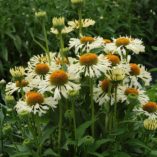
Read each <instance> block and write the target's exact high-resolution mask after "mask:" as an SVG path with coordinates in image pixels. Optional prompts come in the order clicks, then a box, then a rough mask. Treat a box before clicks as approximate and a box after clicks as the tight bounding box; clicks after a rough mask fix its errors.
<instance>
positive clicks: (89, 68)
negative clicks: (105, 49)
mask: <svg viewBox="0 0 157 157" xmlns="http://www.w3.org/2000/svg"><path fill="white" fill-rule="evenodd" d="M110 65H111V64H110V63H109V61H108V60H107V59H105V58H104V56H103V55H99V56H97V55H96V54H95V53H86V54H83V55H81V56H79V60H77V61H76V63H74V64H72V65H71V66H70V70H71V71H72V72H73V73H75V74H84V76H89V77H90V78H98V77H100V76H101V75H102V74H106V72H107V70H109V69H110Z"/></svg>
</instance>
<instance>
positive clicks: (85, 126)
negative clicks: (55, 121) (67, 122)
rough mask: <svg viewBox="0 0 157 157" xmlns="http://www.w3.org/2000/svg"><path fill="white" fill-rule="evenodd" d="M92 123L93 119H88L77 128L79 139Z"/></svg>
mask: <svg viewBox="0 0 157 157" xmlns="http://www.w3.org/2000/svg"><path fill="white" fill-rule="evenodd" d="M91 124H92V121H87V122H85V123H83V124H81V125H80V126H79V127H78V128H77V129H76V138H77V139H80V138H81V137H82V136H83V135H84V133H85V131H86V129H87V128H89V127H90V126H91Z"/></svg>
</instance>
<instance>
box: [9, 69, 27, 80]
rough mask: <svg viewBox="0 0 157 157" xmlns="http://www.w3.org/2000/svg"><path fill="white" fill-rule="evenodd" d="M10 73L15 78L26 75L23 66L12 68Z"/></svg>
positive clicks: (21, 77)
mask: <svg viewBox="0 0 157 157" xmlns="http://www.w3.org/2000/svg"><path fill="white" fill-rule="evenodd" d="M10 74H11V75H12V77H13V78H14V80H21V79H23V77H24V75H25V69H24V67H22V66H19V67H14V68H11V69H10Z"/></svg>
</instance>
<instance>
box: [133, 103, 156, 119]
mask: <svg viewBox="0 0 157 157" xmlns="http://www.w3.org/2000/svg"><path fill="white" fill-rule="evenodd" d="M134 111H135V112H136V113H137V114H138V115H141V114H143V115H145V116H147V117H149V118H151V119H156V118H157V103H156V102H152V101H149V102H147V103H144V104H141V106H139V107H136V108H134Z"/></svg>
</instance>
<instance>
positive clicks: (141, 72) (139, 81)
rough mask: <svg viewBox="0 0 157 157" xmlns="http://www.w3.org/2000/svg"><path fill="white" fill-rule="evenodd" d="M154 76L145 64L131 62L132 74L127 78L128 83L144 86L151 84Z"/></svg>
mask: <svg viewBox="0 0 157 157" xmlns="http://www.w3.org/2000/svg"><path fill="white" fill-rule="evenodd" d="M151 80H152V77H151V75H150V73H149V72H148V71H147V70H146V69H145V67H144V66H143V65H140V64H135V63H131V64H130V74H129V75H128V77H127V78H126V79H125V82H126V83H129V84H130V85H132V86H136V87H142V86H143V85H145V86H149V84H150V81H151Z"/></svg>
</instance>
